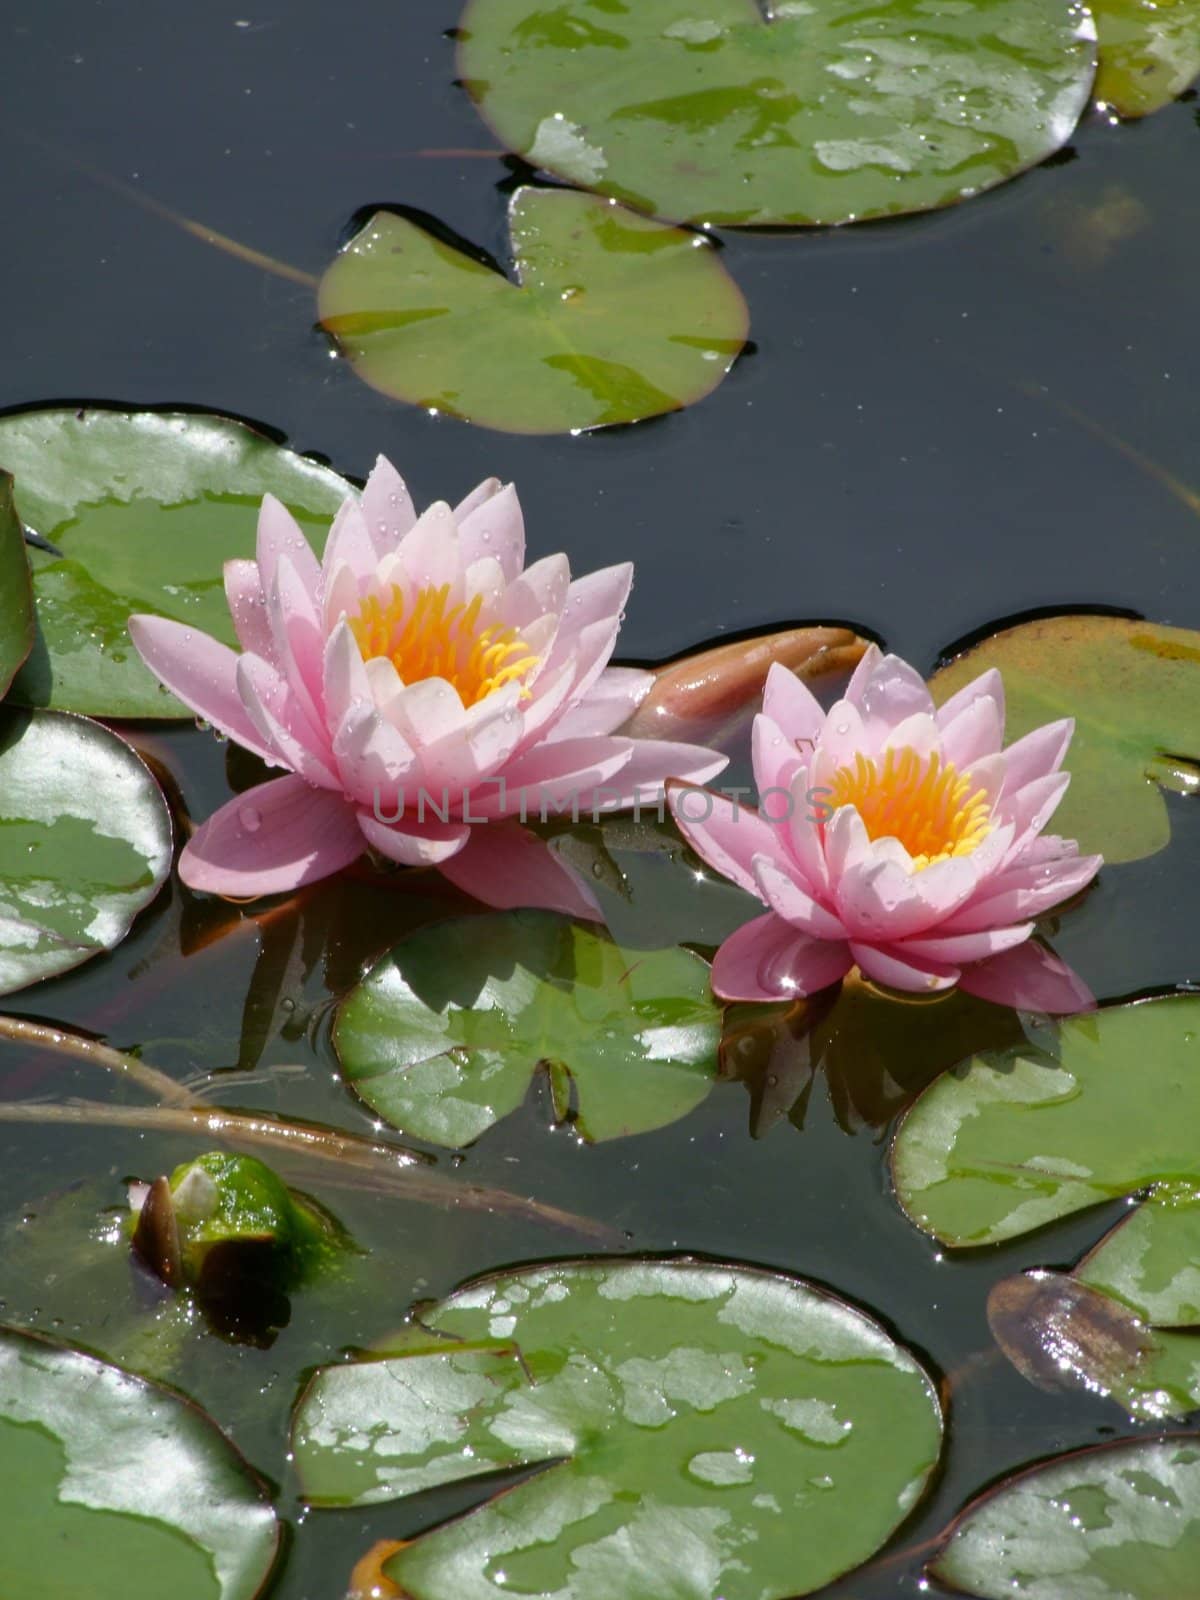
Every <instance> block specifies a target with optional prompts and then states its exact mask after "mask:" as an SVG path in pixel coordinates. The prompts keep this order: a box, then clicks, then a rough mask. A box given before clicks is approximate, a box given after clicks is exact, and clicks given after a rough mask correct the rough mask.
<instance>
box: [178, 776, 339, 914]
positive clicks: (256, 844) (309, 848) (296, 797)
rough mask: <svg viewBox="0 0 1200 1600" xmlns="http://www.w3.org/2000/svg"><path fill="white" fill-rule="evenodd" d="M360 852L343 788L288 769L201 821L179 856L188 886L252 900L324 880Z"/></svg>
mask: <svg viewBox="0 0 1200 1600" xmlns="http://www.w3.org/2000/svg"><path fill="white" fill-rule="evenodd" d="M362 852H363V840H362V834H361V833H360V832H359V829H358V823H357V822H356V820H355V816H354V811H353V809H352V807H350V806H348V805H347V804H346V803H345V801H344V800H343V799H342V797H341V795H340V794H332V793H330V791H329V790H327V789H314V788H312V787H311V786H310V785H309V784H307V783H305V782H304V780H303V779H302V778H296V777H293V776H291V775H289V776H288V777H286V778H275V779H273V780H272V782H270V783H263V784H260V785H259V786H258V788H257V789H250V790H248V791H247V793H245V794H242V795H238V796H237V797H236V799H233V800H230V801H229V802H228V803H227V804H226V805H224V806H222V807H221V809H220V810H219V811H217V812H215V813H214V814H213V815H212V816H211V817H209V819H208V821H207V822H205V823H203V824H202V825H201V826H200V827H199V828H197V830H196V832H195V833H194V834H193V835H192V837H191V839H190V840H189V842H188V844H187V847H186V848H185V850H184V852H183V854H182V855H181V856H180V858H179V876H180V877H181V878H182V879H183V881H184V883H186V884H187V885H188V887H189V888H191V889H202V890H205V891H206V892H207V893H209V894H222V895H230V896H234V897H236V898H238V899H244V898H245V899H249V898H252V897H253V896H255V895H260V894H288V893H290V892H291V891H292V890H293V889H298V888H300V886H301V885H302V884H306V883H315V882H316V881H317V879H318V878H327V877H329V875H330V874H331V873H334V872H338V871H340V870H341V868H342V867H346V866H349V864H350V863H351V862H352V861H356V860H357V859H358V857H359V856H360V855H362Z"/></svg>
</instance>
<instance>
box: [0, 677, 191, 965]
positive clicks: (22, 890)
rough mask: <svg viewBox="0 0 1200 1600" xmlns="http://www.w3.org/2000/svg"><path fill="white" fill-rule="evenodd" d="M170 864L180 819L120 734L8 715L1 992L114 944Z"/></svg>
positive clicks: (43, 714)
mask: <svg viewBox="0 0 1200 1600" xmlns="http://www.w3.org/2000/svg"><path fill="white" fill-rule="evenodd" d="M170 865H171V817H170V813H169V812H168V810H167V805H166V801H165V800H164V799H163V797H162V793H161V791H160V790H159V787H158V785H157V784H156V783H155V781H154V779H153V778H152V777H151V775H150V772H149V771H148V769H147V768H146V767H145V765H144V764H143V763H142V761H141V760H140V759H139V757H138V756H137V755H135V753H134V752H133V751H132V750H131V749H130V748H129V746H128V745H127V744H126V743H125V742H124V740H122V739H118V738H117V736H116V734H115V733H110V732H109V731H108V729H107V728H102V727H100V725H99V724H98V723H95V722H89V721H88V720H87V719H86V718H85V717H72V716H64V715H63V714H62V713H60V712H55V711H16V710H13V709H11V708H6V709H4V710H3V711H0V994H9V993H11V991H12V990H14V989H20V988H22V987H23V986H24V985H25V984H28V983H35V982H37V980H38V979H40V978H48V977H52V976H53V975H54V974H55V973H58V972H66V971H67V970H68V969H69V968H71V967H77V966H78V965H79V964H80V962H81V961H86V960H87V959H88V958H89V957H90V956H94V955H96V954H98V953H99V952H100V951H101V950H110V949H111V948H112V947H113V946H114V945H115V944H117V943H118V942H119V941H120V940H121V939H122V938H124V936H125V934H126V933H127V932H128V930H129V925H130V923H131V922H132V921H133V919H134V917H135V916H136V915H137V913H138V912H139V911H140V910H141V909H142V908H143V906H146V905H148V904H149V903H150V901H151V900H153V898H154V896H155V895H156V894H157V893H158V891H159V889H160V888H161V887H162V884H163V882H164V881H165V879H166V876H167V873H168V871H169V870H170Z"/></svg>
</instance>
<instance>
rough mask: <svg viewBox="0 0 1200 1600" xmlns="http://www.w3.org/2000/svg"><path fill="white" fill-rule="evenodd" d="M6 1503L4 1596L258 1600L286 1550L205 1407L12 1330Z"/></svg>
mask: <svg viewBox="0 0 1200 1600" xmlns="http://www.w3.org/2000/svg"><path fill="white" fill-rule="evenodd" d="M0 1505H3V1507H4V1513H3V1516H4V1537H3V1539H0V1593H3V1594H5V1595H14V1596H15V1595H43V1594H49V1593H51V1592H54V1593H59V1594H80V1595H82V1594H85V1593H86V1595H87V1596H88V1600H162V1596H164V1595H168V1594H169V1595H170V1596H171V1597H172V1600H251V1597H253V1596H254V1595H257V1594H258V1593H260V1591H261V1589H262V1587H263V1585H264V1584H265V1582H266V1580H267V1578H268V1576H269V1574H270V1572H271V1569H272V1567H273V1566H274V1563H275V1556H276V1551H277V1549H278V1545H279V1527H278V1524H277V1523H276V1520H275V1515H274V1513H273V1511H272V1510H271V1506H270V1504H269V1502H268V1500H267V1498H266V1495H265V1493H264V1491H263V1488H262V1485H261V1484H260V1483H259V1482H258V1481H257V1480H256V1479H255V1477H254V1476H253V1474H252V1473H251V1471H250V1469H249V1467H247V1465H246V1464H245V1462H244V1461H242V1459H241V1457H240V1456H238V1455H237V1453H236V1452H235V1451H234V1449H233V1447H232V1446H231V1445H230V1444H229V1443H228V1442H227V1441H226V1440H225V1439H224V1438H223V1437H222V1436H221V1434H220V1433H219V1432H218V1431H217V1429H216V1428H215V1427H213V1425H212V1424H211V1423H210V1422H209V1421H208V1419H207V1418H206V1417H205V1416H204V1415H203V1414H202V1413H201V1412H199V1411H197V1410H196V1409H195V1408H194V1407H192V1406H190V1405H188V1404H186V1403H185V1402H184V1401H182V1400H180V1399H178V1398H177V1397H176V1396H175V1395H172V1394H169V1393H168V1392H167V1391H166V1390H163V1389H158V1388H155V1387H154V1386H153V1385H151V1384H149V1383H146V1382H144V1381H143V1380H142V1379H140V1378H134V1377H131V1376H130V1375H129V1374H128V1373H125V1372H122V1371H121V1370H120V1369H119V1368H117V1367H111V1366H108V1365H106V1364H105V1363H104V1362H102V1361H97V1360H96V1359H95V1358H94V1357H92V1356H87V1355H83V1354H81V1353H80V1352H79V1351H76V1350H68V1349H65V1348H63V1347H61V1346H59V1345H54V1344H50V1343H48V1342H46V1341H45V1340H43V1339H40V1338H37V1337H35V1336H33V1335H31V1334H27V1333H18V1332H16V1331H14V1330H13V1329H0ZM48 1584H49V1587H48Z"/></svg>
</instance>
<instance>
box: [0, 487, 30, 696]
mask: <svg viewBox="0 0 1200 1600" xmlns="http://www.w3.org/2000/svg"><path fill="white" fill-rule="evenodd" d="M32 646H33V591H32V589H31V588H30V579H29V561H28V559H27V557H26V555H25V530H24V529H23V528H22V527H21V519H20V517H18V515H17V510H16V507H15V506H14V505H13V495H12V479H11V478H10V477H9V476H8V475H7V474H6V473H0V699H3V698H4V696H5V695H6V694H7V693H8V686H9V684H10V683H11V682H12V680H13V676H14V674H15V673H16V670H17V668H18V667H19V666H20V665H21V663H22V662H23V661H24V660H25V657H26V656H27V655H28V654H29V652H30V650H31V648H32Z"/></svg>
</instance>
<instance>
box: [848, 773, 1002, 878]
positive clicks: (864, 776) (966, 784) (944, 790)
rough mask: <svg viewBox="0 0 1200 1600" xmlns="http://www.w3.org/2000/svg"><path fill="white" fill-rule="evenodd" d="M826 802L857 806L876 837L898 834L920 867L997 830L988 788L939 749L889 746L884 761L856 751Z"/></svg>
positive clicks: (963, 852)
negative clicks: (925, 752)
mask: <svg viewBox="0 0 1200 1600" xmlns="http://www.w3.org/2000/svg"><path fill="white" fill-rule="evenodd" d="M831 787H832V789H833V799H832V800H830V801H826V802H825V804H826V805H827V806H830V807H833V808H836V807H838V806H854V807H856V808H857V810H858V814H859V816H860V817H861V818H862V819H863V822H864V824H865V825H866V829H867V833H868V834H869V835H870V837H871V838H872V839H883V838H891V839H898V840H899V841H900V843H901V844H902V845H903V846H904V848H905V849H906V850H907V851H908V853H909V855H910V856H912V858H913V866H914V868H915V869H916V870H917V871H918V872H919V871H921V869H922V868H924V867H929V866H932V865H933V863H934V862H935V861H947V860H949V858H950V857H951V856H969V855H970V854H971V852H972V851H973V850H975V849H976V848H977V847H978V846H979V845H980V844H982V842H983V841H984V839H986V838H987V836H988V834H989V833H991V831H992V809H991V804H990V802H989V801H988V798H987V793H986V791H985V790H983V789H976V790H975V792H974V793H971V783H970V780H969V779H968V778H965V777H963V776H962V774H961V773H959V771H958V770H957V768H955V767H954V765H953V764H952V763H951V762H949V761H946V762H943V761H942V760H941V759H940V758H939V756H938V755H937V754H936V753H934V754H933V755H930V756H920V755H918V754H917V752H916V751H915V750H913V749H911V748H907V747H906V748H905V749H902V750H888V751H887V752H886V753H885V755H884V757H883V760H882V762H879V761H874V760H871V759H870V757H868V756H864V755H857V756H856V757H855V758H854V765H853V766H852V767H839V768H838V769H837V771H836V772H835V773H834V775H833V778H832V780H831Z"/></svg>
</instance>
